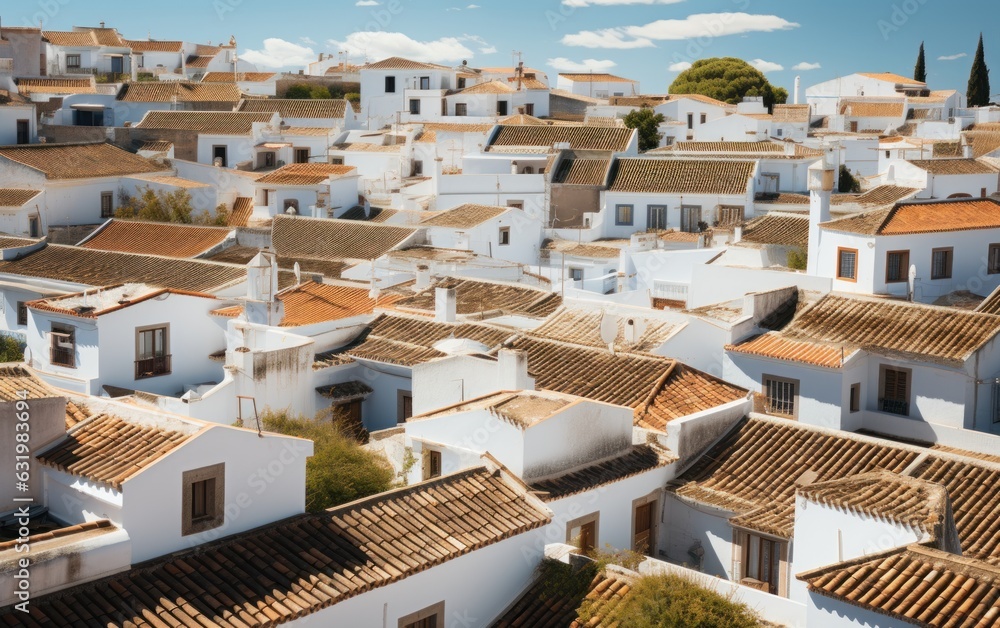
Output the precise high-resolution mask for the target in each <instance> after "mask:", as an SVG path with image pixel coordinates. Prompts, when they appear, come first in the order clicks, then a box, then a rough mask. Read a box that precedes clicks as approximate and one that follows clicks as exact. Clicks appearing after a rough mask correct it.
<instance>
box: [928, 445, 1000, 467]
mask: <svg viewBox="0 0 1000 628" xmlns="http://www.w3.org/2000/svg"><path fill="white" fill-rule="evenodd" d="M931 449H932V450H934V451H941V452H944V453H949V454H958V455H960V456H965V457H966V458H975V459H976V460H985V461H986V462H994V463H997V464H1000V455H995V454H983V453H979V452H978V451H969V450H968V449H959V448H958V447H949V446H948V445H933V446H932V447H931Z"/></svg>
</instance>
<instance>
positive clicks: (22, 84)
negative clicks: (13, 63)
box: [15, 78, 97, 96]
mask: <svg viewBox="0 0 1000 628" xmlns="http://www.w3.org/2000/svg"><path fill="white" fill-rule="evenodd" d="M15 82H16V83H17V91H18V92H20V93H21V94H22V95H24V96H30V95H31V94H36V93H37V94H96V93H97V88H96V87H94V80H93V79H92V78H80V79H66V78H32V79H27V78H19V79H17V80H16V81H15Z"/></svg>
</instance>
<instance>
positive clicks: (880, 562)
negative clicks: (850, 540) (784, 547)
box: [797, 545, 1000, 628]
mask: <svg viewBox="0 0 1000 628" xmlns="http://www.w3.org/2000/svg"><path fill="white" fill-rule="evenodd" d="M797 577H798V578H799V579H801V580H803V581H805V582H806V583H807V584H808V585H809V590H810V591H814V592H818V593H820V594H822V595H824V596H827V597H831V598H834V599H838V600H843V601H845V602H848V603H850V604H853V605H855V606H860V607H861V608H865V609H870V610H873V611H876V612H877V613H880V614H882V615H887V616H889V617H891V618H894V619H897V620H899V621H902V622H905V623H907V624H909V625H919V626H929V627H934V628H944V627H946V626H947V627H949V628H951V627H955V628H958V627H968V628H984V627H985V626H992V625H995V624H996V620H997V617H1000V569H997V568H996V567H993V566H990V565H987V564H984V563H982V562H979V561H976V560H970V559H968V558H963V557H962V556H957V555H955V554H950V553H948V552H943V551H941V550H938V549H934V548H931V547H926V546H924V545H908V546H906V547H902V548H896V549H892V550H889V551H888V552H882V553H880V554H875V555H867V556H862V557H860V558H856V559H854V560H850V561H847V562H843V563H837V564H835V565H831V566H829V567H823V568H821V569H816V570H813V571H808V572H806V573H802V574H799V575H798V576H797ZM887 625H888V624H887Z"/></svg>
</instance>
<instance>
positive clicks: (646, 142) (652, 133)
mask: <svg viewBox="0 0 1000 628" xmlns="http://www.w3.org/2000/svg"><path fill="white" fill-rule="evenodd" d="M663 120H664V118H663V114H662V113H653V110H652V109H650V108H648V107H643V108H642V109H633V110H632V111H630V112H629V113H628V115H626V116H625V126H626V127H628V128H630V129H637V130H638V131H639V150H642V151H645V150H652V149H654V148H656V147H657V146H659V145H660V137H662V134H661V133H660V131H659V127H660V125H661V124H663Z"/></svg>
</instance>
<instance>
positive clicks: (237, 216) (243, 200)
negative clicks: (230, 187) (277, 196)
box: [227, 196, 254, 227]
mask: <svg viewBox="0 0 1000 628" xmlns="http://www.w3.org/2000/svg"><path fill="white" fill-rule="evenodd" d="M253 208H254V203H253V198H251V197H249V196H238V197H236V200H235V201H233V209H232V211H230V212H229V218H228V219H227V223H228V225H229V226H230V227H246V226H247V225H248V224H250V217H251V216H253Z"/></svg>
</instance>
